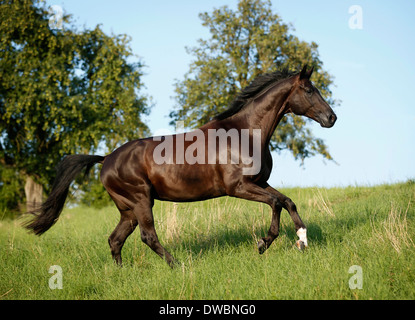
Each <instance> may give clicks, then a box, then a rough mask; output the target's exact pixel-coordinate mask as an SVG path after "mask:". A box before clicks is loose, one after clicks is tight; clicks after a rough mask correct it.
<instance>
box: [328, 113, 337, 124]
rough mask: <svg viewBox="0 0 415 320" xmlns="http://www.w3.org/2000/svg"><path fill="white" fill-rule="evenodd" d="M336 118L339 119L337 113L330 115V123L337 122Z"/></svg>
mask: <svg viewBox="0 0 415 320" xmlns="http://www.w3.org/2000/svg"><path fill="white" fill-rule="evenodd" d="M336 120H337V117H336V115H335V114H332V115H330V117H329V121H330V123H331V124H333V123H335V122H336Z"/></svg>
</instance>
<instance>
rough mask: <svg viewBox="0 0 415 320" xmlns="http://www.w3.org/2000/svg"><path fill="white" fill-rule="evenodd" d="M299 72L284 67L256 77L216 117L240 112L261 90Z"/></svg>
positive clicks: (221, 117)
mask: <svg viewBox="0 0 415 320" xmlns="http://www.w3.org/2000/svg"><path fill="white" fill-rule="evenodd" d="M296 73H298V72H292V71H288V69H283V70H279V71H275V72H271V73H265V74H262V75H260V76H258V77H256V78H255V79H254V80H253V81H252V82H251V83H250V84H249V85H248V86H246V87H245V88H244V89H242V91H241V92H240V93H239V94H238V95H237V96H236V98H235V99H234V100H233V101H232V103H231V104H230V106H229V108H228V109H227V110H225V111H223V112H221V113H219V114H218V115H216V116H215V117H214V119H216V120H223V119H226V118H229V117H230V116H233V115H234V114H235V113H237V112H239V111H240V110H241V109H242V108H243V107H244V106H245V105H246V104H247V103H248V102H249V101H250V100H251V99H252V98H254V97H256V96H257V95H258V94H259V93H260V92H261V91H263V90H264V89H265V88H267V87H269V86H270V85H271V84H273V83H275V82H278V81H281V80H284V79H287V78H288V77H291V76H293V75H295V74H296Z"/></svg>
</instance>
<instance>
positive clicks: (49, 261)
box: [0, 182, 415, 300]
mask: <svg viewBox="0 0 415 320" xmlns="http://www.w3.org/2000/svg"><path fill="white" fill-rule="evenodd" d="M280 191H281V192H283V193H284V194H286V195H287V196H289V197H290V198H291V199H292V200H293V201H294V202H295V203H296V204H297V208H298V211H299V213H300V216H301V218H302V220H303V221H304V223H305V224H306V225H307V229H308V240H309V248H308V249H306V250H305V251H304V252H299V251H298V250H297V249H296V247H295V241H296V240H297V236H296V234H295V230H294V226H293V223H292V221H291V219H290V217H289V215H288V214H287V213H286V212H285V211H283V213H282V218H281V229H280V236H279V237H278V238H277V239H276V240H275V242H274V243H273V244H272V246H271V247H270V248H269V249H268V250H267V251H266V252H265V253H264V254H263V255H259V254H258V252H257V247H256V242H257V239H258V238H260V237H262V236H264V235H266V233H267V230H268V227H269V224H270V220H271V211H270V209H269V207H268V206H266V205H263V204H259V203H254V202H249V201H244V200H239V199H233V198H229V197H224V198H220V199H213V200H209V201H204V202H197V203H179V204H175V203H170V202H157V203H156V204H155V207H154V216H155V221H156V230H157V232H158V235H159V238H160V241H161V243H162V244H163V245H164V246H165V247H166V248H167V249H168V250H169V251H170V252H171V253H172V254H173V256H175V257H176V258H177V259H178V260H179V261H180V262H181V266H178V267H177V268H175V269H173V270H172V269H170V268H169V267H168V266H167V264H166V263H165V262H164V261H163V260H162V259H160V258H159V257H158V256H157V255H156V254H155V253H154V252H152V251H151V249H149V248H148V247H147V246H146V245H144V244H143V243H142V242H141V239H140V234H139V231H138V229H137V230H136V231H135V232H134V233H133V234H132V235H131V236H130V237H129V238H128V240H127V242H126V244H125V245H124V248H123V252H122V254H123V262H124V267H123V268H119V267H117V266H116V265H114V263H113V262H112V258H111V254H110V251H109V247H108V242H107V239H108V236H109V235H110V233H111V232H112V230H113V229H114V228H115V226H116V224H117V223H118V219H119V213H118V212H117V210H116V208H115V206H114V207H109V208H106V209H102V210H96V209H89V208H85V207H80V208H73V209H65V210H64V212H63V213H62V215H61V218H60V219H59V221H58V222H57V223H56V225H55V226H54V227H52V229H51V230H49V231H48V232H47V233H45V234H44V235H43V236H42V237H36V236H34V235H31V234H28V233H27V232H26V231H25V230H24V229H23V228H22V227H21V226H20V224H21V221H15V220H13V221H10V220H9V221H0V299H261V300H263V299H414V298H415V285H414V284H415V267H414V266H415V253H414V250H415V244H414V241H415V237H414V233H415V224H414V217H415V210H414V205H413V203H414V201H415V184H413V183H411V182H408V183H402V184H395V185H382V186H376V187H348V188H331V189H318V188H291V189H281V190H280ZM53 265H59V266H60V267H61V268H62V283H63V288H62V289H54V290H52V289H51V288H50V287H49V280H50V278H51V277H52V276H53V275H54V274H50V273H49V272H48V271H49V268H50V266H53ZM353 265H357V266H360V267H361V270H362V272H363V274H362V275H363V277H362V279H363V283H362V289H351V288H350V287H349V280H350V278H351V277H352V276H353V275H354V274H353V273H349V268H350V267H351V266H353Z"/></svg>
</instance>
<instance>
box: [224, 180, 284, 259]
mask: <svg viewBox="0 0 415 320" xmlns="http://www.w3.org/2000/svg"><path fill="white" fill-rule="evenodd" d="M229 195H230V196H233V197H237V198H241V199H246V200H252V201H257V202H262V203H266V204H268V205H269V206H270V207H271V209H272V220H271V226H270V228H269V230H268V235H267V236H266V237H263V238H261V239H260V240H259V241H258V251H259V253H260V254H262V253H264V252H265V250H267V249H268V248H269V246H270V245H271V243H272V242H273V241H274V240H275V238H277V237H278V234H279V229H280V215H281V210H282V204H281V203H280V202H279V200H278V198H277V197H276V196H275V195H274V194H272V193H270V192H269V191H268V190H266V186H259V185H257V184H255V183H253V182H245V183H241V184H240V185H239V186H238V188H236V189H235V190H233V191H232V192H231V193H229Z"/></svg>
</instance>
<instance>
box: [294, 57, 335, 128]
mask: <svg viewBox="0 0 415 320" xmlns="http://www.w3.org/2000/svg"><path fill="white" fill-rule="evenodd" d="M313 69H314V68H311V69H310V70H308V71H307V65H305V66H304V67H303V69H302V70H301V72H300V73H299V74H298V75H296V79H295V80H296V81H295V84H294V88H293V90H292V91H291V94H290V96H289V97H288V99H287V102H286V106H287V108H288V109H287V112H292V113H294V114H297V115H304V116H306V117H308V118H310V119H313V120H315V121H317V122H318V123H320V125H321V126H322V127H325V128H331V127H332V126H333V125H334V123H335V122H336V120H337V117H336V115H335V114H334V112H333V110H332V109H331V108H330V106H329V105H328V103H327V102H326V101H324V99H323V97H322V96H321V94H320V92H319V91H318V90H317V88H316V87H314V86H313V84H312V83H311V81H310V77H311V74H312V73H313Z"/></svg>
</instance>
